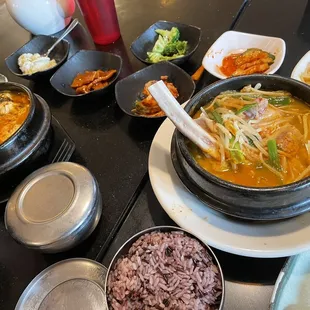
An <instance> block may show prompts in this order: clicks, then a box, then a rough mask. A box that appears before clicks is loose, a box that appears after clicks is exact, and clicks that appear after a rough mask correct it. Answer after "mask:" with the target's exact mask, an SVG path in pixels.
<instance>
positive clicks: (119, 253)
mask: <svg viewBox="0 0 310 310" xmlns="http://www.w3.org/2000/svg"><path fill="white" fill-rule="evenodd" d="M154 231H158V232H171V231H182V232H184V233H185V234H186V235H187V236H189V237H191V238H193V239H196V240H198V242H199V243H201V244H202V245H203V246H205V247H206V250H207V252H208V253H209V254H210V256H211V257H212V258H213V263H214V264H215V265H216V266H217V267H218V269H219V271H220V275H221V281H222V287H223V289H222V298H221V302H220V304H219V306H218V310H222V309H223V307H224V300H225V280H224V275H223V271H222V268H221V265H220V263H219V261H218V259H217V257H216V256H215V254H214V252H213V251H212V250H211V248H210V247H209V246H208V245H207V244H205V243H204V242H202V241H201V240H200V239H198V238H197V237H196V236H195V235H193V234H191V233H190V232H188V231H187V230H185V229H183V228H180V227H174V226H155V227H151V228H147V229H144V230H142V231H140V232H138V233H137V234H135V235H133V236H132V237H131V238H129V239H128V240H127V241H126V242H125V243H124V244H123V245H122V246H121V247H120V248H119V250H118V251H117V252H116V254H115V255H114V257H113V258H112V260H111V263H110V265H109V268H108V271H107V274H106V281H105V283H107V282H108V277H109V273H110V272H111V270H113V268H114V265H115V263H116V262H117V260H118V259H119V258H121V257H122V256H124V255H126V254H127V253H128V251H129V249H130V247H131V246H132V245H133V243H135V242H136V241H137V240H138V239H139V238H140V237H141V236H143V235H145V234H149V233H152V232H154ZM106 292H107V286H106V284H105V293H106ZM106 302H107V304H108V301H107V296H106ZM107 308H109V307H107Z"/></svg>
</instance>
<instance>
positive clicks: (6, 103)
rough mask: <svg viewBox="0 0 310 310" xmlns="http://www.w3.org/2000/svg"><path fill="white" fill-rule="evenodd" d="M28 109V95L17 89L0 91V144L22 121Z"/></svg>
mask: <svg viewBox="0 0 310 310" xmlns="http://www.w3.org/2000/svg"><path fill="white" fill-rule="evenodd" d="M29 110H30V99H29V96H28V95H27V94H25V93H22V92H17V91H1V92H0V144H2V143H3V142H5V141H6V140H8V139H9V138H10V137H11V136H12V135H13V134H14V133H15V132H16V131H17V130H18V129H19V128H20V127H21V126H22V124H23V123H24V121H25V120H26V118H27V116H28V114H29Z"/></svg>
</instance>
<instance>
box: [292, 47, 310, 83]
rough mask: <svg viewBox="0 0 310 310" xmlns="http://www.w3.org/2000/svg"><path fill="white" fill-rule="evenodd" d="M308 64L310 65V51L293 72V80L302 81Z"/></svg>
mask: <svg viewBox="0 0 310 310" xmlns="http://www.w3.org/2000/svg"><path fill="white" fill-rule="evenodd" d="M308 64H310V51H308V52H307V53H306V54H305V55H304V56H303V57H302V58H301V59H300V60H299V61H298V63H297V65H296V66H295V68H294V69H293V71H292V74H291V78H292V79H295V80H297V81H301V82H302V80H301V77H300V76H301V75H302V74H303V73H304V72H305V70H306V68H307V66H308Z"/></svg>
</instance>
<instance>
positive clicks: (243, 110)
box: [236, 103, 257, 115]
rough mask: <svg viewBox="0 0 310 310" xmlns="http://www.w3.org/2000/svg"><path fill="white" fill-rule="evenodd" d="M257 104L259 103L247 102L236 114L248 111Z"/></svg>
mask: <svg viewBox="0 0 310 310" xmlns="http://www.w3.org/2000/svg"><path fill="white" fill-rule="evenodd" d="M256 105H257V103H252V104H247V105H245V106H244V107H242V108H241V109H239V110H238V111H237V112H236V114H237V115H238V114H241V113H243V112H245V111H248V110H250V109H252V108H254V107H255V106H256Z"/></svg>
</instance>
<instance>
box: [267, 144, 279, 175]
mask: <svg viewBox="0 0 310 310" xmlns="http://www.w3.org/2000/svg"><path fill="white" fill-rule="evenodd" d="M267 147H268V154H269V161H270V164H271V165H272V166H273V167H274V168H276V169H277V170H280V168H281V166H280V160H279V154H278V148H277V142H276V140H275V139H272V140H268V142H267Z"/></svg>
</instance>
